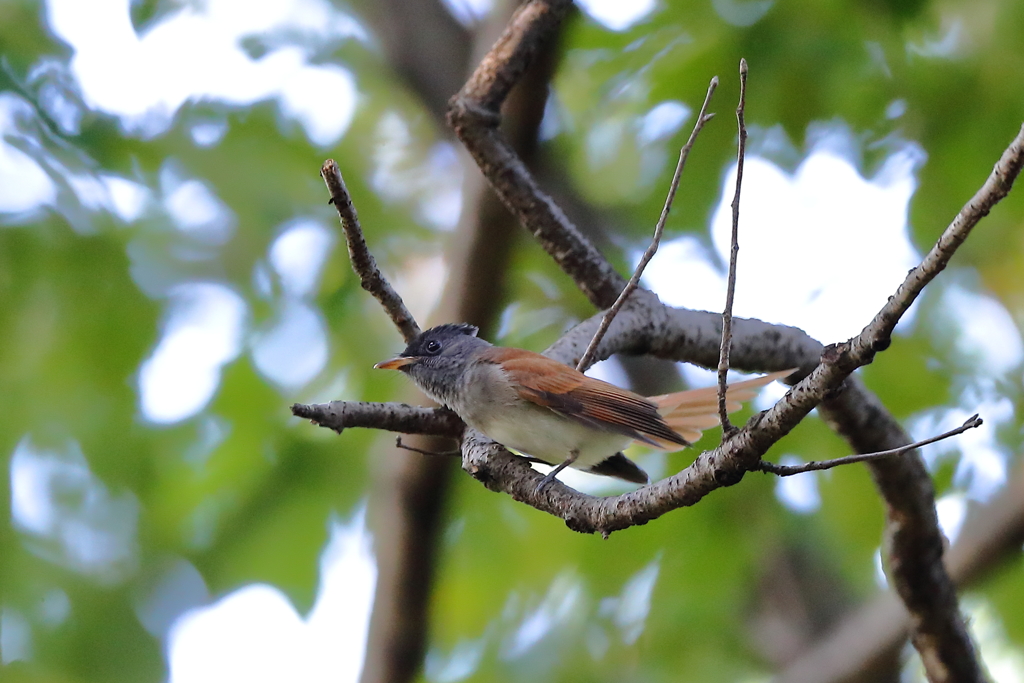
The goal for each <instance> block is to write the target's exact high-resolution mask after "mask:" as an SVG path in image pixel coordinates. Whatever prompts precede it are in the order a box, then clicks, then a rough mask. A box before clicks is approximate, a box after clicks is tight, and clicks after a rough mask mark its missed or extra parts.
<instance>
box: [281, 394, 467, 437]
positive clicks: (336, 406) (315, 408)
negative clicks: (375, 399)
mask: <svg viewBox="0 0 1024 683" xmlns="http://www.w3.org/2000/svg"><path fill="white" fill-rule="evenodd" d="M292 414H293V415H295V416H296V417H302V418H305V419H307V420H311V421H312V422H314V423H315V424H318V425H320V426H321V427H327V428H328V429H333V430H334V431H336V432H338V433H339V434H340V433H341V432H342V431H343V430H345V429H347V428H349V427H370V428H373V429H385V430H387V431H389V432H401V433H403V434H427V435H429V436H449V437H452V438H458V437H459V436H461V435H462V430H463V429H465V425H464V424H463V422H462V420H460V419H459V416H458V415H456V414H455V413H453V412H452V411H450V410H448V409H447V408H421V407H419V406H410V405H407V404H405V403H365V402H361V401H331V402H330V403H313V404H310V405H306V404H304V403H296V404H295V405H293V406H292Z"/></svg>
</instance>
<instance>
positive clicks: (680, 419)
mask: <svg viewBox="0 0 1024 683" xmlns="http://www.w3.org/2000/svg"><path fill="white" fill-rule="evenodd" d="M794 372H796V368H791V369H789V370H782V371H781V372H773V373H770V374H767V375H763V376H761V377H755V378H754V379H748V380H745V381H743V382H737V383H736V384H730V385H729V386H728V387H727V388H726V391H725V399H726V404H725V405H726V409H727V410H728V411H729V412H730V413H733V412H736V411H737V410H739V409H740V408H742V407H743V402H744V401H749V400H750V399H752V398H754V397H755V396H757V392H758V390H759V389H760V388H761V387H763V386H765V385H766V384H770V383H771V382H774V381H775V380H777V379H782V378H784V377H787V376H788V375H791V374H793V373H794ZM650 400H651V401H653V402H654V404H655V405H657V406H658V410H659V411H660V412H661V415H662V417H664V418H665V422H666V423H667V424H668V426H669V427H671V428H672V429H673V430H675V431H676V432H678V433H679V434H680V435H682V437H683V438H684V439H686V440H687V441H689V442H690V443H693V442H695V441H697V440H698V439H700V437H701V433H702V431H703V430H705V429H710V428H712V427H714V426H716V425H718V424H719V417H718V387H717V386H712V387H704V388H702V389H690V390H688V391H678V392H676V393H674V394H663V395H661V396H651V397H650Z"/></svg>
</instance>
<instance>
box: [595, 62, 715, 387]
mask: <svg viewBox="0 0 1024 683" xmlns="http://www.w3.org/2000/svg"><path fill="white" fill-rule="evenodd" d="M717 87H718V76H715V77H714V78H712V79H711V83H710V84H709V85H708V93H707V95H705V96H704V104H703V105H701V108H700V113H699V114H698V115H697V122H696V123H694V124H693V130H692V131H691V132H690V137H689V138H688V139H687V140H686V144H685V145H683V147H682V149H680V150H679V161H678V162H677V163H676V172H675V174H674V175H673V176H672V183H671V184H670V185H669V188H668V196H667V197H665V205H664V207H662V209H661V216H659V217H658V224H657V225H655V226H654V237H653V238H652V239H651V244H650V246H648V247H647V250H646V251H645V252H644V255H643V256H642V257H640V263H639V264H637V267H636V270H634V271H633V277H631V278H629V282H627V283H626V286H625V287H623V288H622V292H621V293H620V294H619V297H618V298H617V299H616V300H615V303H614V304H612V306H611V308H609V309H608V311H607V312H606V313H605V314H604V318H602V319H601V324H600V325H599V326H598V328H597V331H596V332H594V336H593V337H592V338H591V339H590V343H589V344H587V350H586V351H584V352H583V357H582V358H580V361H579V363H577V364H576V369H577V370H579V371H580V372H583V371H584V370H586V369H587V368H589V367H590V364H591V363H592V362H593V360H594V354H596V353H597V345H598V344H600V343H601V340H602V339H603V338H604V335H605V333H606V332H608V328H609V327H611V324H612V321H613V320H614V319H615V316H616V315H618V314H619V311H620V310H622V307H623V306H624V305H625V303H626V299H628V298H629V295H630V294H632V293H633V291H634V290H635V289H636V288H637V287H638V286H639V284H640V276H641V275H643V273H644V269H645V268H646V267H647V264H648V263H650V262H651V259H652V258H654V255H655V254H656V253H657V251H658V246H659V245H660V244H661V235H662V233H664V232H665V222H666V221H667V220H668V214H669V211H670V210H671V209H672V202H673V201H675V198H676V191H678V190H679V179H680V178H681V177H682V175H683V167H685V166H686V159H687V157H689V156H690V150H691V149H692V148H693V143H694V142H696V141H697V135H699V134H700V131H701V129H703V128H704V124H705V123H707V122H708V121H710V120H711V119H712V118H714V116H715V115H714V114H708V113H706V112H707V109H708V104H710V103H711V96H712V95H714V94H715V89H716V88H717Z"/></svg>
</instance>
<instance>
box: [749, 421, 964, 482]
mask: <svg viewBox="0 0 1024 683" xmlns="http://www.w3.org/2000/svg"><path fill="white" fill-rule="evenodd" d="M982 424H984V420H982V419H981V418H980V417H978V415H972V416H971V417H969V418H967V421H966V422H964V423H963V424H962V425H960V426H959V427H957V428H956V429H951V430H949V431H948V432H945V433H943V434H939V435H938V436H933V437H931V438H929V439H924V440H922V441H915V442H914V443H910V444H907V445H906V446H900V447H899V448H891V449H889V450H887V451H877V452H875V453H858V454H856V455H846V456H843V457H842V458H833V459H832V460H813V461H811V462H806V463H804V464H802V465H776V464H775V463H773V462H765V461H764V460H762V461H761V463H760V464H759V465H758V466H757V468H756V469H758V470H760V471H761V472H767V473H769V474H777V475H778V476H780V477H790V476H792V475H794V474H801V473H803V472H814V471H816V470H828V469H832V468H833V467H838V466H840V465H850V464H853V463H855V462H865V461H867V460H878V459H880V458H888V457H890V456H894V455H903V454H904V453H907V452H908V451H912V450H914V449H915V448H920V447H921V446H927V445H928V444H930V443H935V442H936V441H942V440H943V439H948V438H950V437H951V436H956V435H957V434H963V433H964V432H966V431H967V430H968V429H974V428H975V427H980V426H981V425H982Z"/></svg>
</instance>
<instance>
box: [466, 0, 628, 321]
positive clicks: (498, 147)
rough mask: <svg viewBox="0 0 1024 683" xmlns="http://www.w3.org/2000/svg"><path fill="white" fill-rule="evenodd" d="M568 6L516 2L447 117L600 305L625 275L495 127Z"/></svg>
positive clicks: (515, 208) (507, 198)
mask: <svg viewBox="0 0 1024 683" xmlns="http://www.w3.org/2000/svg"><path fill="white" fill-rule="evenodd" d="M571 7H572V2H571V1H570V0H550V1H549V0H533V1H532V2H528V3H526V4H524V5H522V6H521V7H520V8H519V9H518V10H517V11H516V13H515V14H514V15H513V16H512V20H511V21H510V22H509V24H508V26H507V27H506V29H505V32H504V33H503V34H502V35H501V37H500V38H499V39H498V41H497V42H496V43H495V44H494V47H492V48H491V50H490V52H488V53H487V55H486V56H485V57H484V58H483V60H482V61H481V62H480V65H479V66H478V67H477V69H476V71H474V72H473V75H472V76H471V77H470V79H469V81H468V82H467V83H466V85H465V86H464V87H463V88H462V90H460V91H459V93H458V94H457V95H456V96H455V97H453V98H452V99H451V102H450V104H449V109H448V123H449V125H451V127H452V128H453V129H454V130H455V134H456V136H458V138H459V140H460V141H461V142H462V144H463V145H464V146H465V147H466V149H467V150H468V151H469V153H470V154H471V155H472V156H473V159H474V161H476V164H477V166H479V167H480V170H481V171H482V172H483V174H484V176H485V177H486V178H487V180H488V182H490V184H491V187H493V188H494V191H495V193H497V195H498V197H499V198H500V199H501V201H502V202H503V203H504V204H505V206H507V207H508V209H509V211H511V212H512V213H513V214H514V215H515V216H516V218H518V219H519V221H520V222H521V223H522V224H523V226H524V227H526V229H527V230H529V231H530V232H531V233H532V234H533V236H534V237H535V238H536V239H537V240H538V241H539V242H540V244H541V246H542V247H543V248H544V250H545V251H546V252H547V253H548V254H550V255H551V257H552V258H553V259H555V262H556V263H557V264H558V265H559V266H560V267H561V268H562V270H563V271H565V272H566V273H567V274H568V275H569V276H570V277H571V278H572V280H573V282H575V283H576V285H577V286H578V287H579V288H580V289H581V290H582V291H583V293H584V294H585V295H586V297H587V298H588V299H589V300H590V301H591V302H592V303H593V304H594V305H595V306H597V307H598V308H607V307H608V306H610V305H611V304H612V303H613V302H614V301H615V299H616V297H618V295H619V292H621V291H622V288H623V287H624V286H625V284H626V280H625V279H624V278H623V277H622V276H621V275H619V274H618V273H617V272H615V269H614V268H612V266H611V264H609V263H608V261H607V260H606V259H605V258H604V256H602V255H601V252H599V251H598V250H597V249H596V248H595V247H594V245H592V244H591V243H590V242H589V241H588V240H587V239H586V238H585V237H583V235H581V234H580V232H579V230H578V229H577V228H576V226H575V225H573V224H572V223H571V222H570V221H569V219H568V218H566V216H565V214H564V213H563V212H562V210H561V209H560V208H559V207H558V205H556V204H555V202H554V201H553V200H552V199H551V197H550V196H548V195H547V194H546V193H544V192H543V191H542V190H541V189H540V187H539V186H538V185H537V182H536V180H535V179H534V178H533V175H532V174H531V173H530V172H529V170H528V169H527V168H526V165H525V164H523V162H522V160H521V159H520V158H519V156H518V155H517V154H516V153H515V150H513V149H512V147H511V146H510V145H509V144H508V141H507V140H506V139H505V137H504V136H503V135H502V134H501V132H500V131H499V130H498V124H499V123H500V122H501V111H500V110H501V104H502V102H503V101H504V99H505V98H506V97H507V96H508V93H509V91H510V90H511V88H512V85H513V84H514V83H515V82H516V80H517V79H518V78H519V77H520V76H521V75H522V73H523V72H524V71H525V70H526V67H527V66H528V65H529V63H530V61H531V60H532V59H533V58H534V56H535V55H536V53H537V52H538V51H539V50H540V48H541V46H542V45H543V44H544V42H545V41H547V40H548V39H549V38H550V36H551V35H552V34H553V33H554V31H555V29H556V28H557V26H558V24H559V22H560V21H561V20H562V18H563V17H564V16H565V14H566V13H567V12H568V11H569V9H570V8H571Z"/></svg>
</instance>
